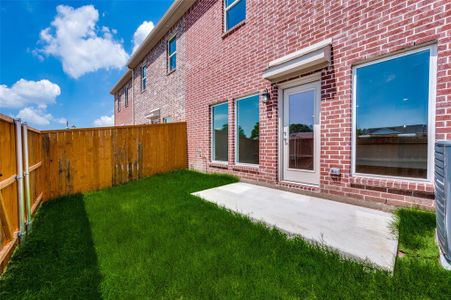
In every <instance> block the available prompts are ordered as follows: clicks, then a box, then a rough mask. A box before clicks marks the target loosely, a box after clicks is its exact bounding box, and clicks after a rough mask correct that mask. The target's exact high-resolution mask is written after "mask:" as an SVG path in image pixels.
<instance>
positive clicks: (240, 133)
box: [235, 95, 260, 164]
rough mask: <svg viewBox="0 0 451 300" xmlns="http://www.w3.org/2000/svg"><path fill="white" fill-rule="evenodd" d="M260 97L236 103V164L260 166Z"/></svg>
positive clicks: (244, 99) (256, 96)
mask: <svg viewBox="0 0 451 300" xmlns="http://www.w3.org/2000/svg"><path fill="white" fill-rule="evenodd" d="M258 101H259V96H258V95H255V96H251V97H247V98H243V99H239V100H237V101H236V129H235V138H236V162H237V163H245V164H258V153H259V145H258V143H259V134H260V130H259V113H258V110H259V106H258Z"/></svg>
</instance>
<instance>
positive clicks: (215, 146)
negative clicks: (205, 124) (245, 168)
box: [211, 103, 229, 161]
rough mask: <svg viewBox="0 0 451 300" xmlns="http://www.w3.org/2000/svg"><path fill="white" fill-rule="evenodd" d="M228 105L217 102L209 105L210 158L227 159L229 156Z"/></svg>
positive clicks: (216, 159) (215, 159)
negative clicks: (210, 124)
mask: <svg viewBox="0 0 451 300" xmlns="http://www.w3.org/2000/svg"><path fill="white" fill-rule="evenodd" d="M228 111H229V105H228V104H227V103H222V104H218V105H215V106H212V107H211V123H212V126H211V127H212V128H211V131H212V133H211V160H212V161H228V157H229V143H228V136H229V121H228Z"/></svg>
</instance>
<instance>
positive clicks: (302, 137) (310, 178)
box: [281, 81, 321, 185]
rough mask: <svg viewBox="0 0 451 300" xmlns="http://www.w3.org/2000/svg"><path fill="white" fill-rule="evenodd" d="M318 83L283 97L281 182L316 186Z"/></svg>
mask: <svg viewBox="0 0 451 300" xmlns="http://www.w3.org/2000/svg"><path fill="white" fill-rule="evenodd" d="M320 95H321V84H320V82H319V81H318V82H312V83H308V84H304V85H301V86H297V87H294V88H289V89H285V90H284V93H283V118H282V119H283V121H282V124H283V131H282V137H281V138H282V141H281V144H282V156H283V160H282V161H283V163H282V169H283V170H282V177H283V178H282V179H283V180H284V181H292V182H298V183H305V184H310V185H319V178H320V166H319V155H320Z"/></svg>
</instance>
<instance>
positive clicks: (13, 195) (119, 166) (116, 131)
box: [0, 114, 188, 272]
mask: <svg viewBox="0 0 451 300" xmlns="http://www.w3.org/2000/svg"><path fill="white" fill-rule="evenodd" d="M15 123H17V121H16V122H15V120H13V119H11V118H9V117H6V116H3V115H1V114H0V174H1V176H0V217H1V218H0V225H1V229H0V272H1V270H3V268H4V266H5V265H6V262H7V261H8V259H9V257H10V255H11V253H12V250H13V249H14V247H15V246H16V244H17V242H18V241H20V238H21V237H22V236H24V234H25V233H26V232H27V229H29V228H30V226H29V225H28V224H31V214H32V213H33V212H34V211H35V210H36V208H37V207H38V205H39V203H40V202H41V201H42V200H44V201H47V200H49V199H53V198H56V197H60V196H64V195H69V194H74V193H81V192H87V191H92V190H98V189H102V188H107V187H111V186H113V185H116V184H121V183H125V182H128V181H130V180H134V179H138V178H141V177H145V176H150V175H153V174H156V173H161V172H167V171H171V170H175V169H183V168H186V167H187V164H188V158H187V139H186V123H169V124H157V125H136V126H121V127H104V128H86V129H70V130H49V131H38V130H35V129H32V128H30V127H27V126H26V125H23V124H20V122H19V123H18V125H17V126H19V128H21V130H20V132H21V133H22V134H23V135H24V136H23V138H20V137H19V139H20V140H21V141H22V147H21V148H22V150H23V155H22V156H21V155H20V154H19V156H18V155H17V146H16V144H17V137H18V135H17V130H16V124H15ZM27 150H28V151H27ZM25 153H28V156H26V155H25ZM18 157H22V163H23V165H22V167H19V165H20V164H19V163H18V161H19V159H18ZM27 157H28V164H27V159H26V158H27ZM27 166H28V168H27ZM19 170H22V171H23V175H21V172H20V171H19ZM22 178H24V180H23V182H22ZM22 186H23V187H24V189H23V193H22V194H23V195H24V197H23V198H24V200H23V201H20V199H21V196H20V195H21V187H22ZM27 186H29V188H27ZM28 195H29V198H27V197H28ZM27 199H30V201H29V205H28V204H27V203H28V202H27ZM21 207H23V208H21ZM21 220H23V222H22V223H23V224H22V225H21ZM27 225H28V226H27Z"/></svg>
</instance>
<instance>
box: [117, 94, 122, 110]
mask: <svg viewBox="0 0 451 300" xmlns="http://www.w3.org/2000/svg"><path fill="white" fill-rule="evenodd" d="M117 111H118V112H120V111H121V94H119V95H118V96H117Z"/></svg>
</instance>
